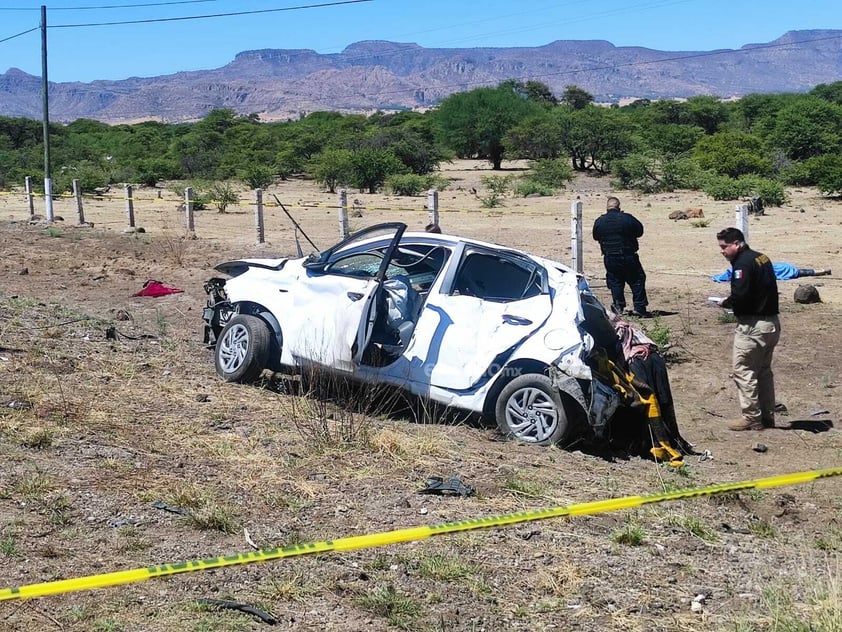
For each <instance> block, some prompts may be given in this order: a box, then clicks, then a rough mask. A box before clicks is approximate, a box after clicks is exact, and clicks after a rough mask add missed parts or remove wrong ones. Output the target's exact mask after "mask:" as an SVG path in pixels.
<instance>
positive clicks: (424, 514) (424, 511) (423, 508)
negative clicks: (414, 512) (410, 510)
mask: <svg viewBox="0 0 842 632" xmlns="http://www.w3.org/2000/svg"><path fill="white" fill-rule="evenodd" d="M418 513H420V514H421V515H422V516H426V515H427V508H426V507H421V509H419V510H418Z"/></svg>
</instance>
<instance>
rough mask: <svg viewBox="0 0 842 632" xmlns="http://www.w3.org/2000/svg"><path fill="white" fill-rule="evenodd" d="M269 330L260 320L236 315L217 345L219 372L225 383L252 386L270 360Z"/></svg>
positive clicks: (216, 360) (224, 330)
mask: <svg viewBox="0 0 842 632" xmlns="http://www.w3.org/2000/svg"><path fill="white" fill-rule="evenodd" d="M269 335H270V334H269V328H268V327H267V326H266V323H265V322H263V321H262V320H261V319H260V318H258V317H257V316H251V315H249V314H237V315H236V316H234V317H233V318H231V320H229V321H228V323H226V325H225V327H224V328H223V330H222V333H221V334H220V335H219V340H217V341H216V350H215V352H214V357H215V362H216V372H217V374H218V375H219V377H221V378H222V379H223V380H225V381H226V382H253V381H254V380H256V379H257V378H258V377H259V376H260V373H261V372H262V371H263V369H265V368H266V364H267V361H268V359H269V344H270V339H269Z"/></svg>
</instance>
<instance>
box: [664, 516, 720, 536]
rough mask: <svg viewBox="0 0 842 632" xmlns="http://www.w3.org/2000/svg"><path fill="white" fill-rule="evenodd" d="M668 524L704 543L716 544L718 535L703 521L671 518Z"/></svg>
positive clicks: (693, 518) (690, 517)
mask: <svg viewBox="0 0 842 632" xmlns="http://www.w3.org/2000/svg"><path fill="white" fill-rule="evenodd" d="M669 523H670V524H671V525H672V526H674V527H678V528H680V529H683V530H684V531H686V532H687V533H689V534H690V535H693V536H696V537H697V538H699V539H700V540H704V541H705V542H716V541H717V540H719V535H718V534H717V533H716V531H715V530H714V529H713V528H712V527H710V526H708V525H707V524H706V523H705V522H704V520H702V519H701V518H697V517H696V516H672V517H671V518H670V519H669Z"/></svg>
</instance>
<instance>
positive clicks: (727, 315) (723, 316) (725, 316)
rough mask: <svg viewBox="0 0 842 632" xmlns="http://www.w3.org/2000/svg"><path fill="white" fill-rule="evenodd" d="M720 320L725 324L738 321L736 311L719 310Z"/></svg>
mask: <svg viewBox="0 0 842 632" xmlns="http://www.w3.org/2000/svg"><path fill="white" fill-rule="evenodd" d="M718 320H719V322H720V323H721V324H723V325H731V324H734V323H736V322H737V317H736V316H734V312H729V311H726V310H722V311H721V312H719V319H718Z"/></svg>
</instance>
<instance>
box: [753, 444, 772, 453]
mask: <svg viewBox="0 0 842 632" xmlns="http://www.w3.org/2000/svg"><path fill="white" fill-rule="evenodd" d="M751 449H752V450H754V451H755V452H760V453H761V454H763V453H764V452H767V451H768V450H769V448H768V447H766V444H765V443H755V444H754V445H753V446H751Z"/></svg>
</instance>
